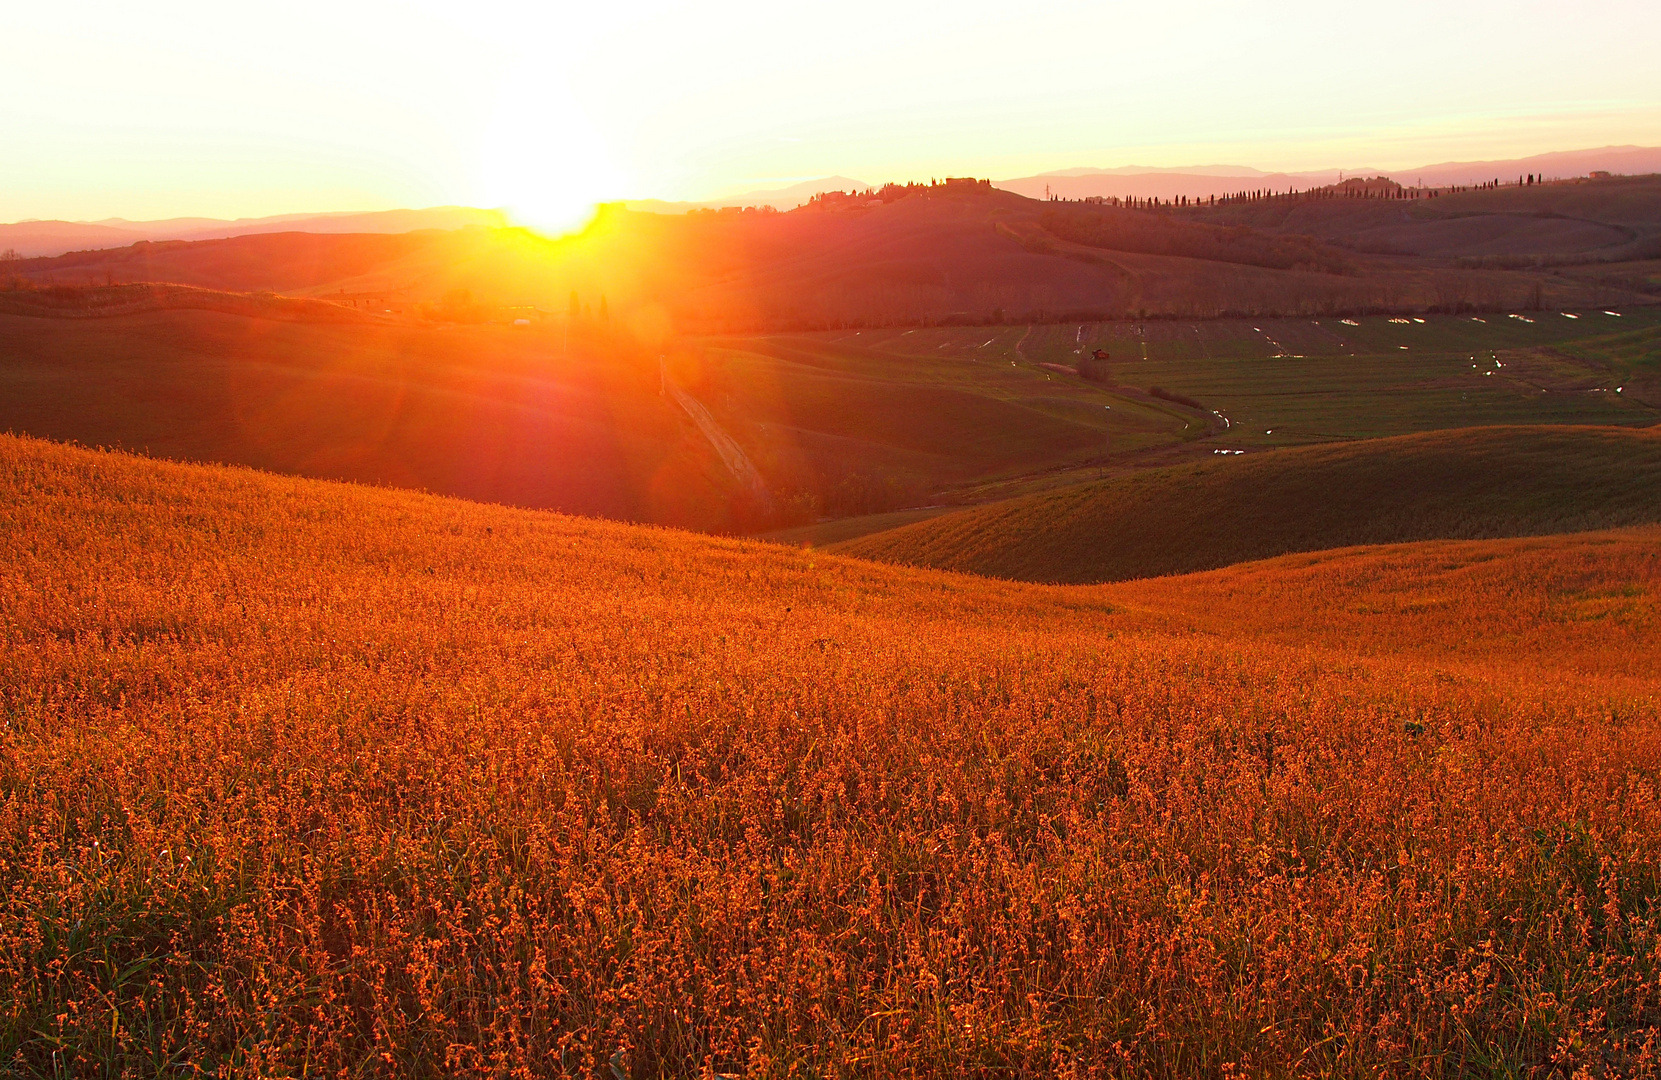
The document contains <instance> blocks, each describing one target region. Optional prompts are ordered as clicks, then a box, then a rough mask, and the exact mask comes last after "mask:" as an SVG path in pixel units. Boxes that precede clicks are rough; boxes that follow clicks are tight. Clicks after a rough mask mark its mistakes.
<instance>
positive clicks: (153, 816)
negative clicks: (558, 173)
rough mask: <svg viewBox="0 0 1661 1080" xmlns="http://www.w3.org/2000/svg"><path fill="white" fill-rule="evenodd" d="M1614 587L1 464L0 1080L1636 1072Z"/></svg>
mask: <svg viewBox="0 0 1661 1080" xmlns="http://www.w3.org/2000/svg"><path fill="white" fill-rule="evenodd" d="M1658 540H1661V533H1658V532H1657V531H1656V530H1655V529H1653V528H1651V529H1647V530H1636V531H1626V532H1609V533H1593V534H1580V535H1575V536H1568V537H1554V538H1550V539H1535V540H1502V541H1484V542H1464V543H1435V544H1428V545H1408V546H1403V547H1394V548H1383V549H1372V550H1366V551H1358V550H1351V551H1346V552H1341V553H1337V554H1334V555H1332V556H1297V557H1293V558H1290V559H1285V560H1280V561H1278V562H1274V563H1266V564H1252V565H1250V566H1246V567H1240V568H1236V569H1233V570H1225V571H1218V572H1214V573H1212V574H1207V575H1201V576H1199V577H1197V578H1193V579H1165V580H1161V581H1155V582H1137V583H1131V584H1127V585H1120V586H1113V587H1088V588H1077V587H1073V588H1056V587H1045V586H1031V585H1021V584H1016V583H1010V582H1000V581H990V580H986V579H977V578H970V577H964V576H958V575H951V574H942V573H937V572H931V571H919V570H912V569H905V568H899V567H891V566H881V565H876V564H871V563H861V562H857V561H853V560H847V559H839V558H835V557H828V556H825V555H822V554H815V553H804V552H800V551H791V550H788V549H784V548H780V547H777V546H772V545H765V544H757V543H747V542H740V541H733V540H721V539H714V538H708V537H697V536H692V535H689V534H685V533H678V532H674V531H671V530H662V529H645V528H639V527H631V526H625V525H620V524H615V523H609V522H600V521H592V520H584V519H579V518H571V517H565V516H560V515H556V514H550V513H542V512H534V511H526V510H514V509H509V508H504V507H492V506H481V505H478V504H473V503H466V502H461V501H457V500H450V499H443V498H438V497H435V496H430V495H423V494H418V493H412V492H405V491H391V490H378V489H371V488H362V487H354V486H350V485H341V484H331V483H322V482H318V481H313V480H304V479H292V478H282V477H273V476H269V475H265V474H260V473H256V472H252V471H249V470H245V469H231V468H223V467H207V466H186V465H179V464H174V463H168V462H160V461H152V460H144V459H139V458H132V457H126V456H122V455H116V454H108V453H96V452H92V451H88V450H82V449H77V448H71V447H64V446H56V445H51V444H46V443H41V442H37V441H32V440H22V439H16V438H9V437H0V719H3V723H0V806H4V808H5V809H4V813H3V814H0V905H3V910H4V912H5V916H6V917H5V918H4V919H0V1068H4V1069H6V1070H7V1071H10V1072H16V1073H18V1074H23V1075H28V1074H40V1073H50V1072H52V1071H54V1070H56V1071H58V1072H61V1073H70V1074H154V1073H163V1072H168V1071H170V1070H173V1069H174V1068H175V1067H177V1066H178V1065H179V1063H183V1062H188V1063H189V1064H190V1066H191V1067H192V1068H194V1069H200V1070H202V1071H204V1072H218V1071H225V1072H237V1071H244V1070H250V1071H251V1070H254V1069H255V1068H257V1070H258V1071H261V1072H265V1073H282V1074H301V1073H306V1072H327V1073H331V1074H333V1073H338V1072H347V1073H351V1072H354V1071H365V1070H369V1071H379V1070H385V1071H386V1072H389V1073H399V1074H405V1075H430V1074H439V1073H442V1074H445V1075H459V1076H481V1077H482V1076H486V1075H496V1074H499V1073H501V1072H504V1071H514V1070H522V1071H525V1072H537V1071H545V1070H546V1071H554V1070H556V1069H557V1070H559V1071H563V1072H568V1073H582V1074H596V1073H598V1074H601V1075H610V1076H625V1077H646V1076H657V1075H682V1074H690V1073H696V1072H698V1071H700V1070H703V1071H707V1072H711V1073H722V1074H735V1073H745V1072H748V1073H753V1074H761V1075H784V1074H787V1073H789V1072H790V1071H791V1070H792V1069H794V1070H795V1071H796V1072H798V1073H805V1074H809V1075H830V1074H836V1073H842V1074H884V1075H896V1074H913V1075H924V1074H926V1075H946V1074H953V1075H991V1074H1018V1075H1019V1074H1026V1075H1036V1074H1041V1073H1052V1072H1059V1071H1062V1070H1064V1069H1066V1068H1068V1067H1070V1063H1088V1062H1113V1063H1117V1067H1121V1068H1123V1070H1124V1071H1126V1072H1129V1073H1134V1074H1137V1075H1147V1076H1156V1077H1176V1076H1192V1075H1196V1074H1217V1075H1221V1074H1223V1073H1225V1072H1226V1071H1227V1069H1228V1068H1230V1067H1232V1064H1231V1063H1241V1062H1244V1063H1247V1065H1248V1066H1249V1067H1250V1068H1252V1069H1255V1070H1261V1071H1262V1072H1265V1073H1271V1074H1289V1073H1294V1072H1307V1073H1314V1074H1321V1073H1340V1072H1354V1071H1373V1070H1377V1071H1389V1070H1390V1069H1391V1068H1392V1067H1394V1065H1395V1064H1396V1063H1399V1062H1400V1061H1401V1060H1403V1059H1404V1058H1408V1059H1412V1060H1416V1061H1427V1062H1428V1061H1434V1062H1436V1063H1437V1064H1438V1068H1439V1069H1440V1070H1443V1071H1445V1072H1446V1073H1448V1074H1450V1075H1458V1074H1462V1073H1469V1072H1472V1071H1477V1070H1489V1071H1506V1072H1510V1073H1515V1074H1526V1073H1529V1072H1531V1071H1532V1072H1545V1071H1548V1070H1550V1069H1553V1068H1561V1069H1587V1070H1592V1069H1600V1068H1601V1069H1608V1070H1610V1071H1612V1072H1616V1073H1631V1072H1636V1071H1638V1070H1639V1069H1641V1068H1642V1067H1644V1064H1645V1062H1647V1061H1648V1060H1649V1058H1648V1056H1647V1055H1649V1054H1650V1052H1651V1047H1652V1045H1653V1044H1652V1042H1651V1039H1652V1033H1653V1023H1654V1010H1653V1003H1654V1001H1655V1000H1656V993H1657V990H1658V989H1661V967H1658V965H1657V961H1656V957H1655V954H1654V950H1653V948H1651V945H1652V943H1653V942H1654V940H1656V937H1657V935H1658V934H1661V919H1658V916H1657V912H1656V910H1655V907H1654V904H1653V902H1652V901H1653V897H1654V896H1655V895H1656V894H1657V893H1658V892H1661V878H1658V871H1657V867H1661V812H1658V810H1657V800H1656V795H1655V777H1656V775H1657V773H1658V772H1661V715H1658V713H1657V701H1658V699H1661V685H1658V683H1657V675H1656V673H1657V672H1658V671H1661V622H1658V620H1657V608H1656V598H1657V597H1658V596H1661V559H1658V556H1657V552H1658V551H1661V544H1658ZM1271 989H1272V992H1268V991H1270V990H1271ZM1455 1005H1457V1008H1458V1016H1459V1018H1460V1020H1459V1023H1457V1024H1450V1023H1448V1022H1447V1018H1448V1016H1449V1014H1450V1009H1452V1008H1453V1007H1454V1006H1455ZM256 1063H257V1064H256ZM365 1063H372V1064H370V1065H366V1064H365Z"/></svg>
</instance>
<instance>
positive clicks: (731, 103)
mask: <svg viewBox="0 0 1661 1080" xmlns="http://www.w3.org/2000/svg"><path fill="white" fill-rule="evenodd" d="M4 5H5V11H4V25H5V26H6V32H5V34H4V37H3V39H0V57H3V58H4V63H0V221H16V220H21V219H27V218H63V219H68V220H100V219H104V218H110V217H125V218H129V219H134V220H139V219H154V218H167V217H183V216H202V217H244V216H260V215H266V214H277V213H301V212H308V213H309V212H321V211H331V210H377V209H390V208H393V207H405V206H432V205H444V204H465V205H474V206H503V207H506V208H508V210H509V211H510V212H511V213H513V214H514V215H515V216H516V217H517V218H519V219H520V220H522V221H525V222H527V223H530V224H537V225H542V226H544V227H554V226H559V225H564V224H567V223H570V222H574V221H576V220H580V218H581V217H582V216H583V214H584V213H585V211H586V210H587V208H589V207H591V206H592V205H593V203H595V202H597V201H602V200H608V199H619V198H662V199H702V198H713V197H718V196H723V195H729V194H734V193H737V192H742V191H747V190H751V189H757V188H776V187H782V186H785V185H788V184H790V183H793V182H796V181H799V180H803V179H809V178H813V177H819V176H827V175H832V174H840V175H844V176H852V177H857V178H860V179H863V180H866V181H868V182H872V183H881V182H883V181H886V180H891V179H892V180H899V181H905V180H926V179H928V178H930V177H934V176H945V175H955V176H962V175H973V176H982V177H991V178H995V179H1004V178H1008V177H1015V176H1024V175H1031V174H1033V173H1037V172H1043V171H1048V170H1053V169H1064V168H1071V167H1077V166H1094V167H1102V168H1109V167H1115V166H1123V165H1144V166H1161V167H1177V166H1183V165H1205V164H1222V163H1226V164H1234V165H1243V166H1250V167H1254V168H1260V169H1267V170H1284V171H1293V170H1314V169H1328V168H1349V169H1359V168H1363V167H1372V168H1382V169H1392V168H1410V167H1412V166H1415V165H1424V164H1430V163H1435V162H1440V161H1449V160H1472V159H1486V158H1503V157H1518V156H1524V155H1528V154H1533V153H1542V152H1546V151H1551V150H1571V149H1581V148H1586V147H1595V146H1604V145H1610V144H1629V143H1630V144H1638V145H1658V144H1661V64H1657V63H1656V62H1655V59H1654V46H1655V43H1656V42H1657V41H1661V4H1656V3H1654V0H1609V2H1605V3H1602V4H1598V5H1595V6H1594V5H1586V6H1583V7H1582V6H1576V5H1569V4H1563V3H1534V2H1526V0H1513V2H1509V3H1497V2H1491V0H1461V2H1459V3H1447V2H1446V0H1441V2H1438V3H1420V2H1416V0H1406V2H1398V3H1393V4H1387V5H1377V4H1369V5H1360V4H1339V3H1333V2H1332V0H1321V2H1319V3H1304V2H1301V0H1290V2H1284V0H1283V2H1281V3H1277V4H1261V3H1259V4H1245V3H1218V2H1211V0H1197V2H1195V0H1191V2H1189V3H1185V4H1181V5H1164V4H1148V3H1145V2H1139V3H1134V4H1123V3H1103V2H1099V0H1098V2H1093V3H1071V2H1047V3H1046V2H1028V3H1025V4H1011V3H1008V2H1003V3H990V2H985V0H956V2H954V3H951V4H946V3H930V4H917V3H907V2H905V0H886V2H882V3H874V2H867V0H843V2H840V3H835V4H816V5H807V4H780V3H778V2H777V0H772V2H767V3H762V2H749V0H742V2H720V0H702V2H699V3H686V2H678V0H645V2H638V3H627V4H602V3H594V2H590V3H584V4H567V3H541V4H534V5H533V4H520V3H506V2H499V0H472V2H469V3H466V4H460V3H456V4H448V3H435V2H428V0H404V2H400V3H390V2H379V0H364V2H355V0H332V2H329V3H317V2H313V0H295V2H291V3H286V4H283V5H259V6H255V5H248V4H225V3H223V2H222V0H216V2H214V3H199V2H185V0H152V2H151V3H147V4H133V3H131V2H130V0H127V2H122V3H104V2H77V0H65V2H63V3H60V4H24V3H22V2H21V0H4Z"/></svg>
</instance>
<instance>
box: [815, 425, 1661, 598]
mask: <svg viewBox="0 0 1661 1080" xmlns="http://www.w3.org/2000/svg"><path fill="white" fill-rule="evenodd" d="M1657 521H1661V427H1657V428H1652V429H1638V430H1634V429H1631V428H1619V427H1549V426H1544V425H1539V426H1528V427H1492V428H1468V429H1464V430H1458V431H1437V432H1428V433H1423V434H1415V435H1402V436H1396V437H1394V438H1388V439H1376V440H1365V441H1358V442H1351V443H1343V444H1336V445H1325V446H1305V447H1294V448H1288V449H1284V450H1275V451H1271V452H1266V453H1261V454H1252V455H1248V456H1245V457H1226V458H1212V459H1209V460H1205V461H1199V462H1190V463H1187V464H1183V465H1177V466H1171V467H1168V468H1163V469H1148V470H1143V471H1141V472H1138V473H1133V474H1130V475H1120V476H1114V477H1111V478H1109V479H1107V480H1103V481H1099V482H1095V483H1089V484H1079V485H1075V486H1073V487H1069V488H1064V489H1062V490H1059V491H1051V492H1045V493H1043V494H1038V495H1031V496H1028V497H1026V498H1018V499H1010V500H1007V501H1004V502H1000V503H994V504H992V505H989V506H977V507H971V508H969V509H965V510H959V511H957V512H955V513H951V514H945V515H941V516H938V517H933V518H930V519H928V520H924V521H919V522H915V523H911V524H898V525H897V527H891V528H889V529H888V530H887V531H884V532H876V533H873V534H871V535H867V536H864V537H861V538H858V539H854V540H851V541H848V542H845V543H842V544H837V545H833V546H832V547H831V550H833V551H836V552H837V553H839V554H845V555H854V556H857V557H859V558H867V559H878V560H882V561H885V562H895V563H903V564H907V565H912V566H928V567H933V568H936V569H942V570H958V571H966V572H970V573H976V574H985V575H989V576H992V577H1004V578H1015V579H1018V580H1023V581H1044V582H1066V583H1089V582H1100V581H1118V580H1124V579H1127V578H1139V577H1155V576H1161V575H1166V574H1181V573H1189V572H1192V571H1196V570H1208V569H1213V568H1216V567H1222V566H1227V565H1230V564H1232V563H1238V562H1245V561H1248V560H1252V559H1262V558H1269V557H1272V556H1277V555H1284V554H1288V553H1291V552H1298V551H1318V550H1322V549H1326V548H1337V547H1348V546H1354V545H1357V544H1383V543H1400V542H1404V541H1414V540H1438V539H1473V538H1485V537H1500V536H1530V535H1539V534H1546V533H1558V532H1573V531H1577V530H1583V529H1600V528H1614V527H1619V526H1626V525H1639V524H1649V523H1653V522H1657Z"/></svg>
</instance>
